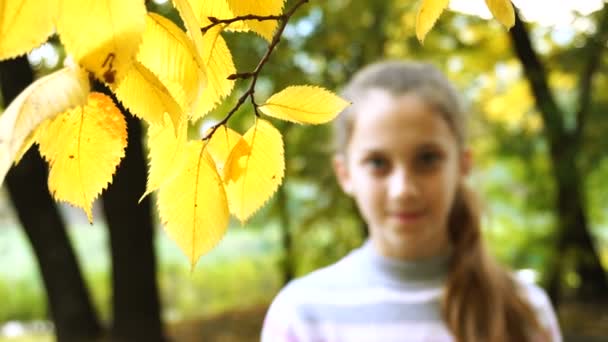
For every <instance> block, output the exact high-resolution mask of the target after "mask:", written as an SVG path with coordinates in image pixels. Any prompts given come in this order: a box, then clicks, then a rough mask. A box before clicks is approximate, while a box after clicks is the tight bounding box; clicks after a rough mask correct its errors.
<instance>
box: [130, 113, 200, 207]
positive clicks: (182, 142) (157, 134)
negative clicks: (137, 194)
mask: <svg viewBox="0 0 608 342" xmlns="http://www.w3.org/2000/svg"><path fill="white" fill-rule="evenodd" d="M165 121H166V122H165V124H164V125H151V126H150V127H149V128H148V149H149V150H150V152H149V155H148V158H149V159H150V164H149V165H150V167H149V168H148V182H147V185H146V192H145V193H144V194H143V195H142V196H141V198H140V199H139V200H140V201H141V200H142V199H143V198H144V197H146V196H147V195H149V194H150V193H152V192H153V191H155V190H157V189H158V188H160V187H161V186H162V184H164V183H165V182H167V181H169V180H171V179H172V178H173V177H175V175H176V172H177V171H178V170H179V169H180V167H181V165H182V164H183V163H184V162H185V153H184V152H185V146H186V142H187V138H188V136H187V135H188V121H187V120H183V121H182V123H181V124H180V125H181V126H180V127H179V128H178V130H177V132H178V133H177V136H176V135H175V129H174V128H173V124H172V123H171V121H170V120H168V119H166V120H165Z"/></svg>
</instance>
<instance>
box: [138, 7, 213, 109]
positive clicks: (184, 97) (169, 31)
mask: <svg viewBox="0 0 608 342" xmlns="http://www.w3.org/2000/svg"><path fill="white" fill-rule="evenodd" d="M197 56H198V52H197V51H196V47H194V44H193V43H192V41H191V40H190V39H189V38H188V36H186V33H185V32H184V31H182V30H181V29H180V28H179V27H177V25H175V24H174V23H173V22H172V21H171V20H169V19H167V18H165V17H163V16H160V15H158V14H156V13H149V14H148V16H147V17H146V30H145V32H144V36H143V41H142V44H141V46H140V48H139V52H138V54H137V60H138V61H139V62H140V63H141V64H143V65H144V66H145V67H146V68H147V69H148V70H150V71H151V72H152V73H153V74H155V75H156V76H157V77H158V79H159V80H160V82H161V83H162V84H163V85H165V87H166V88H167V90H169V93H170V94H171V96H172V97H173V98H174V99H175V100H176V102H177V103H178V104H179V105H180V106H181V108H183V109H184V110H185V111H187V112H190V111H191V110H192V109H193V108H192V105H193V103H194V101H195V100H196V99H197V98H198V97H199V96H200V94H201V93H202V90H203V87H204V85H205V72H204V66H203V65H202V64H199V61H201V62H202V60H201V59H200V58H196V57H197Z"/></svg>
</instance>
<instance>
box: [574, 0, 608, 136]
mask: <svg viewBox="0 0 608 342" xmlns="http://www.w3.org/2000/svg"><path fill="white" fill-rule="evenodd" d="M607 41H608V5H604V7H603V9H602V13H601V17H600V19H599V22H598V27H597V31H596V32H595V34H594V35H593V36H590V37H589V38H588V39H587V43H586V44H585V50H586V51H587V62H586V63H585V66H584V69H583V73H582V75H581V78H580V79H579V87H578V88H579V91H580V92H579V96H578V99H579V106H578V110H577V112H576V130H575V132H574V140H575V142H576V143H577V144H579V143H580V140H581V138H582V134H583V130H584V125H585V121H586V118H587V114H588V112H589V108H590V106H591V100H592V98H591V97H592V94H591V90H592V88H593V78H594V76H595V74H596V73H597V70H598V69H599V67H600V62H601V58H600V57H601V56H602V53H603V52H604V49H605V45H606V42H607Z"/></svg>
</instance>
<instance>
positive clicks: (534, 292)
mask: <svg viewBox="0 0 608 342" xmlns="http://www.w3.org/2000/svg"><path fill="white" fill-rule="evenodd" d="M513 278H514V280H515V283H516V284H517V286H518V288H519V289H520V293H521V294H522V296H523V297H524V298H525V299H526V300H527V301H528V303H530V305H531V306H532V308H533V309H534V312H535V313H536V316H537V317H538V320H539V323H540V324H541V325H542V326H543V327H544V328H545V330H546V332H547V334H548V335H549V336H551V341H552V342H561V341H562V336H561V331H560V328H559V323H558V320H557V315H556V314H555V310H554V309H553V305H552V304H551V300H550V299H549V296H548V295H547V293H546V292H545V290H543V289H542V288H541V287H540V286H538V285H536V284H535V283H534V282H531V281H529V280H524V279H522V278H521V277H517V276H514V277H513Z"/></svg>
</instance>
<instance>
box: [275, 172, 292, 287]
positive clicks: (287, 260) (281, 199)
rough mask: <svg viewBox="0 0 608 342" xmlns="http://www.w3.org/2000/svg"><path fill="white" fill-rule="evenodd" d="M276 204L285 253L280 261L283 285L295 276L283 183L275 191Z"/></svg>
mask: <svg viewBox="0 0 608 342" xmlns="http://www.w3.org/2000/svg"><path fill="white" fill-rule="evenodd" d="M277 192H278V193H277V205H278V209H279V221H280V225H281V241H282V243H283V252H284V253H285V254H284V256H283V261H282V265H281V266H282V271H283V285H286V284H287V283H288V282H289V281H291V280H292V279H293V278H294V276H295V270H294V266H295V260H294V257H295V255H294V254H295V253H294V252H293V241H292V237H291V234H292V230H291V219H290V215H289V196H288V195H287V188H286V186H285V184H283V185H282V186H280V187H279V189H278V191H277Z"/></svg>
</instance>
